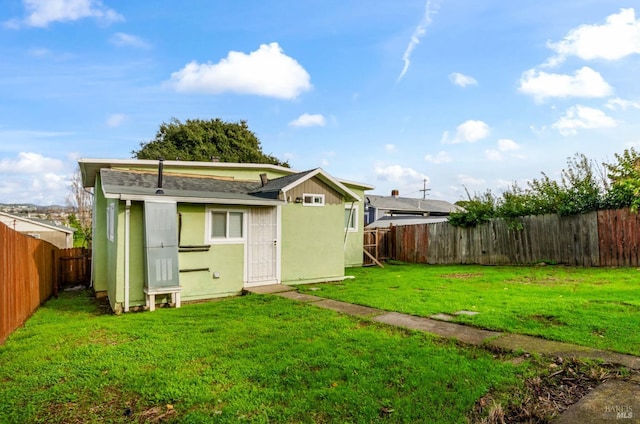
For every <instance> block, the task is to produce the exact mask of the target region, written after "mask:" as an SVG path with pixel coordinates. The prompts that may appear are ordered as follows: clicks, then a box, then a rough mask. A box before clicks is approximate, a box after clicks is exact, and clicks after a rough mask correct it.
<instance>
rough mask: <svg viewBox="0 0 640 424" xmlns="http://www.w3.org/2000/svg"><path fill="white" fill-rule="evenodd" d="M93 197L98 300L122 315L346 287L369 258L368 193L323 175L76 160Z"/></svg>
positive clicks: (261, 167) (220, 166) (272, 169)
mask: <svg viewBox="0 0 640 424" xmlns="http://www.w3.org/2000/svg"><path fill="white" fill-rule="evenodd" d="M79 165H80V169H81V172H82V181H83V185H84V186H85V187H94V188H95V190H94V193H95V194H94V195H95V199H94V215H93V217H94V219H93V225H94V228H93V235H94V236H93V260H92V265H93V270H92V282H93V287H94V289H95V290H96V292H98V293H99V292H106V293H107V295H108V297H109V301H110V303H111V307H112V308H113V310H114V311H116V312H120V311H128V310H129V309H130V308H131V307H139V306H142V305H146V306H147V307H149V308H150V309H153V308H154V305H155V296H162V298H161V299H159V300H160V301H161V302H167V301H168V296H169V295H170V296H171V297H172V303H175V304H176V306H179V305H180V301H181V300H198V299H209V298H215V297H222V296H229V295H235V294H238V293H240V292H241V291H242V290H243V288H245V287H249V286H257V285H266V284H302V283H313V282H321V281H338V280H342V279H344V268H345V267H346V266H360V265H362V258H363V254H362V251H363V226H364V220H363V213H364V191H365V190H371V189H373V187H371V186H369V185H366V184H359V183H353V182H348V181H343V180H338V179H336V178H334V177H332V176H331V175H329V174H328V173H327V172H326V171H324V170H322V169H320V168H318V169H313V170H309V171H305V172H295V171H293V170H291V169H289V168H285V167H281V166H276V165H265V164H247V163H244V164H238V163H222V162H185V161H164V162H159V161H152V160H135V159H125V160H109V159H80V160H79Z"/></svg>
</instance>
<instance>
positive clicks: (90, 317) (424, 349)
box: [0, 268, 535, 423]
mask: <svg viewBox="0 0 640 424" xmlns="http://www.w3.org/2000/svg"><path fill="white" fill-rule="evenodd" d="M399 271H400V268H396V272H399ZM369 272H370V271H368V270H363V274H362V275H363V276H364V275H366V274H368V273H369ZM387 272H388V271H387ZM373 275H374V274H371V276H373ZM376 278H378V277H376ZM394 278H397V277H394ZM363 279H364V278H360V279H359V281H358V283H357V284H362V283H363V281H362V280H363ZM398 279H399V278H398ZM336 289H337V288H336ZM388 290H389V289H387V291H388ZM534 368H535V367H534V365H532V363H530V362H529V361H525V362H524V363H521V364H519V365H515V364H513V363H510V362H508V361H502V360H498V359H496V358H494V357H493V356H492V355H491V354H490V353H488V352H486V351H484V350H482V349H475V348H463V347H460V346H457V345H456V344H454V343H453V342H449V341H444V340H441V339H434V338H431V337H430V336H428V335H426V334H421V333H414V332H408V331H403V330H400V329H395V328H391V327H387V326H384V325H381V324H376V323H373V322H369V321H364V320H359V319H356V318H353V317H348V316H344V315H340V314H337V313H334V312H332V311H328V310H324V309H320V308H317V307H313V306H310V305H305V304H302V303H297V302H293V301H289V300H286V299H282V298H278V297H275V296H260V295H250V296H245V297H241V298H231V299H226V300H223V301H219V302H212V303H203V304H191V305H184V306H183V307H182V308H180V309H160V310H157V311H155V312H153V313H151V312H144V313H130V314H125V315H122V316H114V315H105V314H102V313H100V311H99V309H98V308H97V306H96V304H95V301H94V300H92V299H91V298H90V297H89V295H88V293H87V292H79V293H63V294H62V295H61V297H60V298H59V299H54V300H51V301H49V302H48V303H47V304H46V305H45V306H44V307H42V308H41V309H40V310H39V311H38V312H37V313H36V314H35V315H34V316H33V317H32V318H31V319H30V320H29V321H28V322H27V323H26V325H25V327H24V328H22V329H20V330H18V331H17V332H16V333H14V334H13V335H12V336H11V337H10V338H9V339H8V341H7V342H6V343H5V345H4V346H1V347H0V422H8V423H17V422H19V423H35V422H47V423H91V422H116V423H117V422H132V421H133V422H136V421H137V422H142V421H145V420H158V419H160V418H163V420H165V421H164V422H166V421H175V422H178V421H179V422H181V423H182V422H184V423H199V422H211V421H215V422H238V421H247V422H309V423H311V422H313V423H316V422H367V423H369V422H376V421H389V420H390V421H392V422H434V423H435V422H446V423H453V422H465V420H466V418H465V417H467V416H468V415H469V413H470V411H471V410H472V409H473V406H474V403H475V402H476V401H477V400H478V399H480V398H481V397H482V396H483V395H485V394H487V393H488V392H492V396H494V398H495V397H496V396H497V397H498V399H500V397H501V396H502V397H503V398H506V397H509V396H513V394H514V393H518V392H519V391H520V390H521V388H522V383H521V382H522V381H523V379H524V377H525V376H527V375H530V374H531V373H532V372H533V369H534Z"/></svg>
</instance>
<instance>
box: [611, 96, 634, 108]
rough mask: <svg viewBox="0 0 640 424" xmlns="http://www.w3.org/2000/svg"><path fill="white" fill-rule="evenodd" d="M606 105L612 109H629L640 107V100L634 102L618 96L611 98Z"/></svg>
mask: <svg viewBox="0 0 640 424" xmlns="http://www.w3.org/2000/svg"><path fill="white" fill-rule="evenodd" d="M604 107H606V108H607V109H611V110H616V109H622V110H627V109H631V108H633V109H640V102H634V101H631V100H625V99H621V98H619V97H617V98H615V99H609V100H608V101H607V104H606V105H604Z"/></svg>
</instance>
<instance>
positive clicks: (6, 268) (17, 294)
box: [0, 224, 59, 344]
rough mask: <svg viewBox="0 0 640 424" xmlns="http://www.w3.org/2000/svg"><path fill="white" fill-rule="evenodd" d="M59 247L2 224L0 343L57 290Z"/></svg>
mask: <svg viewBox="0 0 640 424" xmlns="http://www.w3.org/2000/svg"><path fill="white" fill-rule="evenodd" d="M58 251H59V249H58V248H57V247H55V246H54V245H52V244H50V243H48V242H46V241H43V240H38V239H35V238H33V237H29V236H27V235H24V234H20V233H18V232H17V231H14V230H12V229H11V228H9V227H7V226H6V225H4V224H0V344H2V343H4V341H5V340H6V338H7V337H8V336H9V334H11V333H12V332H13V331H14V330H15V329H16V328H18V327H19V326H21V325H22V324H23V323H24V322H25V321H26V320H27V318H29V317H30V316H31V314H33V312H35V310H36V309H38V307H39V306H40V305H41V304H42V303H44V302H45V301H46V300H47V299H49V297H51V295H54V294H57V290H58V285H57V282H58V275H57V268H58V267H57V266H56V264H57V263H58Z"/></svg>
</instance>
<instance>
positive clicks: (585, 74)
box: [518, 66, 613, 102]
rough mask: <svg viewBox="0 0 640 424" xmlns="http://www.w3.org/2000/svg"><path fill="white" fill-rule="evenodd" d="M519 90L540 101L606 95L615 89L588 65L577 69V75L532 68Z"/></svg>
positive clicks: (524, 75)
mask: <svg viewBox="0 0 640 424" xmlns="http://www.w3.org/2000/svg"><path fill="white" fill-rule="evenodd" d="M518 90H519V91H520V92H522V93H524V94H527V95H530V96H533V97H534V98H535V100H536V101H538V102H542V101H544V100H545V99H547V98H550V97H605V96H608V95H610V94H611V93H612V91H613V89H612V88H611V86H610V85H609V84H608V83H607V82H606V81H605V80H604V79H603V78H602V75H600V73H599V72H597V71H594V70H593V69H591V68H589V67H587V66H584V67H582V68H581V69H579V70H577V71H576V73H575V75H564V74H551V73H547V72H544V71H538V70H535V69H530V70H528V71H526V72H525V73H524V74H523V75H522V77H521V78H520V86H519V87H518Z"/></svg>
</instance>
